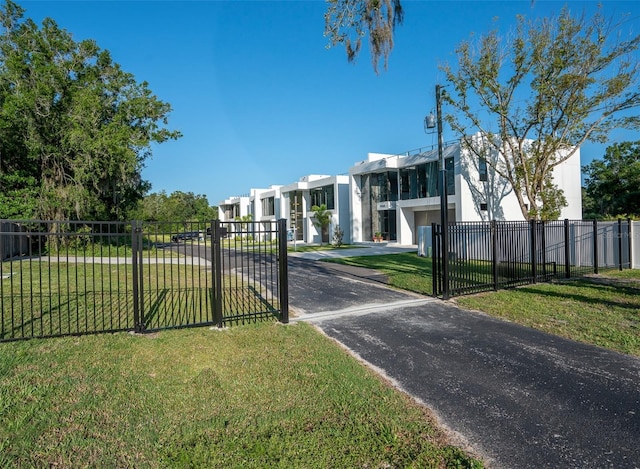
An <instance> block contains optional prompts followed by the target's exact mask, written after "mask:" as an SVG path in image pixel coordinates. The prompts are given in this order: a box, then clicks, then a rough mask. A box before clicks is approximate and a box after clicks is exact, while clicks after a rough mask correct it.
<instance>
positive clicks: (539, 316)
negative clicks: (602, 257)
mask: <svg viewBox="0 0 640 469" xmlns="http://www.w3.org/2000/svg"><path fill="white" fill-rule="evenodd" d="M327 261H328V262H338V263H343V264H349V265H355V266H361V267H368V268H372V269H377V270H380V271H382V272H384V273H385V274H387V276H388V277H389V282H390V284H391V285H393V286H395V287H397V288H401V289H406V290H411V291H414V292H417V293H422V294H425V295H431V294H432V283H431V282H432V277H431V259H428V258H423V257H419V256H417V255H416V254H414V253H402V254H390V255H385V256H372V257H367V256H361V257H349V258H342V259H327ZM454 301H455V302H456V303H457V304H458V305H460V306H462V307H463V308H467V309H475V310H479V311H483V312H485V313H487V314H490V315H492V316H496V317H501V318H504V319H508V320H509V321H513V322H517V323H519V324H523V325H525V326H529V327H534V328H536V329H540V330H543V331H545V332H549V333H551V334H555V335H558V336H562V337H567V338H569V339H573V340H578V341H581V342H585V343H589V344H594V345H599V346H603V347H607V348H610V349H612V350H616V351H619V352H622V353H627V354H632V355H638V356H640V270H637V269H636V270H624V271H617V270H610V271H604V272H602V273H601V274H600V275H597V276H589V277H585V278H583V279H575V280H571V281H560V282H554V283H538V284H535V285H527V286H524V287H519V288H513V289H508V290H499V291H497V292H485V293H478V294H475V295H469V296H459V297H455V299H454Z"/></svg>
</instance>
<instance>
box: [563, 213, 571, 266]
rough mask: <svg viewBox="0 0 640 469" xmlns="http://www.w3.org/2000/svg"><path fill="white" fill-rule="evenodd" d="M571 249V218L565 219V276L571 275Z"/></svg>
mask: <svg viewBox="0 0 640 469" xmlns="http://www.w3.org/2000/svg"><path fill="white" fill-rule="evenodd" d="M570 258H571V249H570V246H569V219H568V218H565V219H564V277H565V278H570V277H571V259H570Z"/></svg>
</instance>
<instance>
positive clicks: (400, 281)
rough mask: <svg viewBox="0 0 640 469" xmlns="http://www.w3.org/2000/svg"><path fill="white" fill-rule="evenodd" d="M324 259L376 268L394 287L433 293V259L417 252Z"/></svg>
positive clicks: (425, 293) (428, 293)
mask: <svg viewBox="0 0 640 469" xmlns="http://www.w3.org/2000/svg"><path fill="white" fill-rule="evenodd" d="M322 261H323V262H335V263H339V264H344V265H353V266H357V267H367V268H369V269H375V270H378V271H380V272H382V273H384V274H386V275H387V277H388V278H389V284H390V285H391V286H393V287H396V288H400V289H402V290H409V291H412V292H415V293H421V294H424V295H431V294H433V277H432V265H431V259H430V258H426V257H420V256H417V255H416V254H415V253H411V252H405V253H400V254H384V255H381V256H355V257H342V258H328V259H322Z"/></svg>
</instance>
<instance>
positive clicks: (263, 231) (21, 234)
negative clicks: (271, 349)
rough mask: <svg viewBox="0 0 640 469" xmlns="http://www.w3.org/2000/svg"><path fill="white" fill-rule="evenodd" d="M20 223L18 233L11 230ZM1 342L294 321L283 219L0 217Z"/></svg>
mask: <svg viewBox="0 0 640 469" xmlns="http://www.w3.org/2000/svg"><path fill="white" fill-rule="evenodd" d="M14 226H20V227H21V229H20V231H15V230H14V229H7V227H14ZM0 227H2V230H1V231H0V241H1V242H2V243H3V245H5V243H6V244H7V245H20V246H21V249H20V250H19V251H20V252H17V251H13V255H12V256H7V257H5V258H4V259H2V262H1V267H2V270H1V271H2V279H1V281H0V341H6V340H16V339H24V338H32V337H49V336H60V335H71V334H86V333H98V332H113V331H125V330H129V331H136V332H147V331H154V330H159V329H167V328H175V327H191V326H198V325H215V326H219V327H222V326H224V325H230V324H239V323H245V322H250V321H257V320H261V319H264V318H277V319H279V320H280V321H282V322H288V301H287V295H288V290H287V288H288V285H287V278H286V261H287V257H286V230H285V224H284V222H283V221H282V220H280V221H277V222H273V223H268V224H264V223H263V224H261V225H260V227H259V229H258V230H255V229H252V230H251V231H249V230H247V227H246V226H245V225H244V224H240V223H237V222H225V223H221V222H220V221H217V220H214V221H212V222H209V223H140V222H131V223H116V222H88V221H81V222H59V221H41V220H27V221H14V220H7V221H4V220H3V221H2V222H1V225H0Z"/></svg>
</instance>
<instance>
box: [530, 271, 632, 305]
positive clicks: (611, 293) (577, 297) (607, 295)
mask: <svg viewBox="0 0 640 469" xmlns="http://www.w3.org/2000/svg"><path fill="white" fill-rule="evenodd" d="M544 285H545V287H544V288H543V287H540V286H537V287H536V286H531V285H530V286H526V287H520V288H518V290H519V291H521V292H526V293H532V294H535V295H540V296H544V297H547V298H554V299H555V298H557V299H561V300H573V301H577V302H581V303H589V304H600V305H603V306H605V307H608V308H619V309H628V310H631V311H633V312H636V313H637V312H638V311H639V310H640V288H636V287H631V286H628V285H605V284H599V283H594V282H593V281H591V280H589V279H574V280H566V281H559V282H554V283H551V284H544ZM548 285H556V286H562V287H575V288H576V289H577V288H579V289H580V293H577V292H576V293H574V292H570V291H569V290H568V289H567V288H562V289H561V290H557V291H554V290H550V289H549V288H548ZM622 297H624V298H628V301H619V300H618V299H619V298H622Z"/></svg>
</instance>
